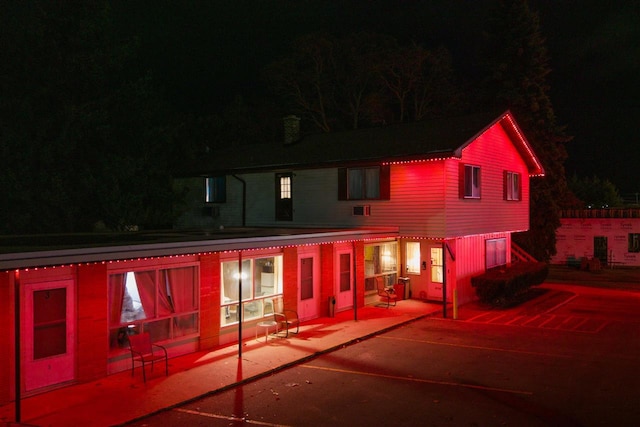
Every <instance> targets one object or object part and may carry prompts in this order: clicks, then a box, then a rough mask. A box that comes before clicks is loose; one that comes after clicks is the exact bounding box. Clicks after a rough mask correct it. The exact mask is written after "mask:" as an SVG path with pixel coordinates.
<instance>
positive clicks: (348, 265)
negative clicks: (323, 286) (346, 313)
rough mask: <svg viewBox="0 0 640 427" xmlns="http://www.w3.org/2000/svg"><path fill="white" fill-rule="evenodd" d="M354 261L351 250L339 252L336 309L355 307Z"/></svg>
mask: <svg viewBox="0 0 640 427" xmlns="http://www.w3.org/2000/svg"><path fill="white" fill-rule="evenodd" d="M352 266H353V261H352V254H351V252H339V253H338V254H337V259H336V267H337V268H336V270H337V277H336V281H335V294H334V295H335V296H336V306H335V310H336V311H340V310H345V309H347V308H350V307H353V268H352Z"/></svg>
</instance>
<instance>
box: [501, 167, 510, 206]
mask: <svg viewBox="0 0 640 427" xmlns="http://www.w3.org/2000/svg"><path fill="white" fill-rule="evenodd" d="M508 187H509V172H507V171H502V200H507V199H508V197H509V188H508Z"/></svg>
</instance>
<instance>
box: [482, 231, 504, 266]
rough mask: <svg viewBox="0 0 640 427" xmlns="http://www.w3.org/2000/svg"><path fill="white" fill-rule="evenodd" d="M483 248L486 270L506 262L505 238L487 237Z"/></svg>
mask: <svg viewBox="0 0 640 427" xmlns="http://www.w3.org/2000/svg"><path fill="white" fill-rule="evenodd" d="M485 248H486V259H485V262H486V267H487V270H488V269H490V268H494V267H499V266H501V265H505V264H506V263H507V239H505V238H504V237H503V238H501V239H488V240H486V242H485Z"/></svg>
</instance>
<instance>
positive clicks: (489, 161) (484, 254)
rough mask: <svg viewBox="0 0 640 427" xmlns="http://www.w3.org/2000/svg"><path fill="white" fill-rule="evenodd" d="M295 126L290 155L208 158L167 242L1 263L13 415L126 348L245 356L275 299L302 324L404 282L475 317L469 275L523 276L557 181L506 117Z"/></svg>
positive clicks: (150, 239)
mask: <svg viewBox="0 0 640 427" xmlns="http://www.w3.org/2000/svg"><path fill="white" fill-rule="evenodd" d="M296 124H297V123H296V121H295V119H292V118H289V123H288V125H287V130H286V132H285V134H286V138H285V143H284V144H282V145H277V146H273V145H268V146H266V145H265V146H262V145H255V146H251V147H244V148H242V149H235V148H233V147H230V148H229V149H228V150H225V151H223V152H216V153H215V157H212V158H210V159H203V162H202V164H201V165H200V166H198V167H195V168H194V169H192V171H193V173H192V174H191V177H188V178H183V179H180V180H179V185H181V186H182V187H183V188H186V189H189V190H190V194H191V196H192V203H193V209H192V210H191V211H189V212H188V213H187V214H185V215H184V216H183V217H182V218H181V219H180V221H179V222H178V224H177V225H176V228H175V229H174V230H173V231H171V232H167V233H152V232H133V233H129V234H127V235H126V236H125V237H124V240H112V241H109V240H107V241H105V242H97V241H96V238H95V237H94V238H93V239H94V240H93V241H92V242H91V244H86V243H85V242H81V241H76V242H73V241H66V240H64V239H61V240H59V241H55V242H52V245H50V246H49V247H40V248H32V249H25V250H24V251H19V252H13V253H3V254H0V271H1V272H0V304H2V306H1V307H0V329H1V330H0V340H1V341H0V403H4V402H7V401H9V400H11V399H12V398H13V390H14V384H13V383H14V379H15V378H19V381H20V382H21V389H22V390H23V391H24V392H25V393H37V392H39V391H42V390H46V389H47V387H51V386H59V385H64V384H65V383H69V382H82V381H88V380H94V379H97V378H100V377H103V376H105V375H108V374H110V373H114V372H118V371H121V370H124V369H128V368H129V366H130V365H129V363H130V359H129V354H128V351H127V349H126V335H127V334H130V333H136V332H138V331H142V330H144V331H148V332H150V333H151V335H152V337H153V338H154V340H155V341H157V342H161V343H163V344H164V345H166V347H167V348H168V350H169V354H170V356H176V355H180V354H186V353H189V352H194V351H198V350H206V349H212V348H215V347H217V346H221V345H225V344H229V343H232V342H235V341H237V340H238V327H239V324H238V318H239V316H238V314H239V313H241V314H242V316H241V318H242V319H243V324H242V329H243V330H246V332H247V335H246V336H247V337H253V336H254V335H253V333H254V332H253V331H254V329H252V328H254V327H255V325H256V323H257V322H258V321H260V320H262V319H264V318H266V317H268V316H270V313H272V310H273V301H274V298H282V299H283V300H284V303H285V306H287V307H288V308H292V309H295V310H296V311H297V312H298V314H299V316H300V318H301V320H302V321H304V320H307V319H312V318H316V317H320V316H325V315H327V314H328V311H329V299H330V298H332V299H333V298H335V310H336V311H340V310H348V309H351V308H353V304H354V301H355V303H356V304H357V305H358V306H363V305H365V304H369V303H371V302H373V301H376V300H377V296H376V294H377V292H376V288H377V286H378V284H384V285H392V284H395V283H397V282H398V281H399V280H400V278H401V277H402V278H408V279H409V280H408V286H407V287H406V289H405V292H404V294H405V295H404V297H411V298H422V299H430V300H436V301H438V300H439V301H442V300H443V298H445V297H446V299H447V300H448V301H451V300H452V297H453V295H454V294H455V295H456V296H457V302H458V303H460V304H462V303H465V302H468V301H470V300H472V299H474V298H475V295H474V292H473V290H472V288H471V283H470V282H471V277H472V276H474V275H477V274H479V273H481V272H483V271H485V270H486V269H487V268H492V267H495V266H500V265H505V264H509V263H510V262H511V235H512V233H514V232H519V231H524V230H527V229H528V227H529V179H530V177H532V176H541V175H543V173H544V170H543V168H542V166H541V164H540V162H539V161H538V159H537V157H536V156H535V154H534V153H533V151H532V149H531V147H530V146H529V144H528V142H527V141H526V138H525V137H524V135H523V134H522V132H521V131H520V129H519V128H518V126H517V124H516V122H515V120H514V118H513V116H512V115H511V114H510V113H509V112H506V113H503V114H500V115H498V116H486V115H485V116H484V117H483V116H470V117H460V118H453V119H440V120H434V121H428V122H418V123H409V124H403V125H397V126H387V127H381V128H376V129H363V130H356V131H349V132H340V133H333V134H322V135H309V136H305V137H303V138H299V137H298V135H297V133H296ZM195 229H197V230H199V231H197V232H196V231H192V230H195ZM202 230H205V231H202ZM20 243H21V244H22V245H27V246H28V242H25V241H21V242H20ZM63 245H64V246H63ZM239 278H242V280H239ZM239 283H241V284H242V286H241V287H240V286H239ZM405 283H407V281H405ZM445 289H446V291H445ZM240 295H241V297H240ZM16 296H17V297H18V298H17V299H18V301H19V302H18V305H17V307H18V308H19V310H20V312H19V313H18V316H17V317H19V321H18V322H17V323H16V321H15V318H16V311H15V307H16V304H15V301H16ZM16 325H19V326H18V327H16ZM16 336H18V338H19V339H18V340H16ZM16 342H17V343H19V345H20V347H21V350H22V351H21V359H20V361H21V373H20V375H16V372H15V363H14V360H15V349H16V347H15V344H16Z"/></svg>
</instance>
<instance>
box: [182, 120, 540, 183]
mask: <svg viewBox="0 0 640 427" xmlns="http://www.w3.org/2000/svg"><path fill="white" fill-rule="evenodd" d="M497 123H500V124H501V125H502V126H503V128H504V129H505V131H506V132H507V134H508V135H509V137H510V138H511V139H512V140H513V143H514V145H515V147H516V149H517V150H518V151H519V153H520V154H521V155H522V157H523V159H524V161H525V163H526V164H527V166H528V168H529V174H530V175H543V174H544V170H543V168H542V166H541V164H540V161H539V160H538V159H537V157H536V155H535V154H534V152H533V150H532V149H531V147H530V145H529V143H528V142H527V140H526V138H525V137H524V134H523V133H522V131H520V129H519V127H518V126H517V124H516V123H515V120H514V119H513V116H512V115H511V113H510V112H508V111H507V112H504V113H502V114H500V115H497V114H495V113H483V114H474V115H468V116H462V117H450V118H438V119H432V120H425V121H420V122H413V123H403V124H395V125H389V126H383V127H377V128H367V129H357V130H351V131H342V132H332V133H318V134H312V135H305V136H303V137H302V138H301V139H300V140H298V141H297V142H294V143H291V144H284V143H280V144H274V143H270V144H255V145H246V146H240V147H229V148H227V149H223V150H216V151H215V152H213V153H212V155H211V156H209V157H205V158H202V159H201V160H200V163H199V164H198V165H196V166H195V167H192V168H190V169H191V170H190V172H189V173H188V175H189V176H197V175H202V176H206V175H222V174H233V173H243V172H255V171H266V170H271V171H273V170H291V169H303V168H321V167H335V166H350V165H357V164H366V163H373V162H377V163H379V162H394V161H410V160H423V159H424V160H426V159H433V158H451V157H457V158H459V157H461V155H462V149H463V148H464V147H466V146H467V145H469V144H470V143H471V142H473V141H474V140H475V139H476V138H478V137H479V136H480V135H481V134H482V133H483V132H485V131H486V130H487V129H489V128H490V127H492V126H494V125H495V124H497Z"/></svg>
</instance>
